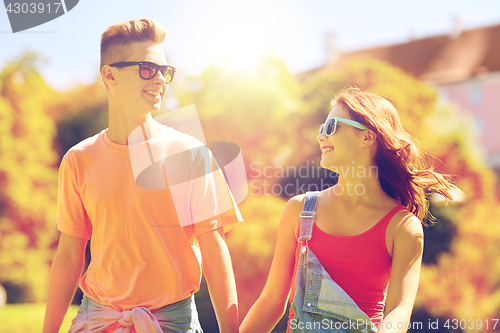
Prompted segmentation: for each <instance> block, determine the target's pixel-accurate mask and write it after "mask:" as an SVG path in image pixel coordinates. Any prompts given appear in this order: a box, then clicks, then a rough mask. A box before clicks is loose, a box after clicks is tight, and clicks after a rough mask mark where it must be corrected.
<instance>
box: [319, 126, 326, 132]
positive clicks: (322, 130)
mask: <svg viewBox="0 0 500 333" xmlns="http://www.w3.org/2000/svg"><path fill="white" fill-rule="evenodd" d="M324 131H325V125H324V124H321V126H320V127H319V134H321V133H323V132H324Z"/></svg>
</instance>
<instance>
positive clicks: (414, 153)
mask: <svg viewBox="0 0 500 333" xmlns="http://www.w3.org/2000/svg"><path fill="white" fill-rule="evenodd" d="M335 104H341V105H343V106H344V107H346V109H347V110H348V111H349V113H350V116H351V118H352V119H353V120H355V121H358V122H360V123H362V124H363V125H365V126H366V127H368V128H369V129H370V130H372V131H373V132H375V133H376V135H377V144H378V146H377V152H376V154H375V161H374V163H375V165H376V166H377V168H378V175H379V179H380V185H381V186H382V189H383V190H384V191H385V192H386V193H387V194H388V195H390V196H391V197H392V198H393V199H394V200H396V201H398V202H399V203H401V204H402V205H404V206H406V208H408V210H409V211H410V212H412V213H413V214H414V215H415V216H417V217H418V218H419V219H420V220H421V221H422V223H423V224H424V225H428V224H429V223H427V222H425V220H424V218H427V220H428V221H429V222H430V224H432V223H433V221H434V218H433V216H432V215H431V214H430V212H429V203H428V201H427V197H426V194H427V193H426V192H434V193H439V194H441V195H442V196H444V197H445V198H447V199H449V200H453V199H452V197H451V194H450V190H451V189H455V188H456V186H455V185H453V184H452V183H451V182H450V181H449V178H450V177H449V176H448V175H444V174H441V173H438V172H436V171H434V169H433V168H432V167H427V166H426V164H425V161H424V159H423V156H422V153H421V152H420V151H419V150H418V148H417V146H416V145H415V143H414V142H413V140H412V139H411V137H410V135H409V134H408V133H406V131H405V130H404V129H403V127H402V126H401V122H400V121H399V116H398V113H397V111H396V109H395V107H394V106H393V105H392V104H391V103H390V102H389V101H387V100H386V99H384V98H382V97H380V96H378V95H375V94H371V93H367V92H363V91H361V90H359V89H358V88H347V89H344V90H341V91H340V92H339V93H338V94H337V95H336V97H335V99H334V100H333V101H332V105H335Z"/></svg>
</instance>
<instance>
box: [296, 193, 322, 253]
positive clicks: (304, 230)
mask: <svg viewBox="0 0 500 333" xmlns="http://www.w3.org/2000/svg"><path fill="white" fill-rule="evenodd" d="M318 194H319V191H314V192H307V193H306V197H305V198H304V208H302V213H300V234H299V239H298V241H299V242H305V243H307V241H308V240H310V239H311V236H312V230H313V225H314V220H315V217H316V203H317V202H318Z"/></svg>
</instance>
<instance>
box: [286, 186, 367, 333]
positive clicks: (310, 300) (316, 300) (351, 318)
mask: <svg viewBox="0 0 500 333" xmlns="http://www.w3.org/2000/svg"><path fill="white" fill-rule="evenodd" d="M318 194H319V192H317V191H316V192H307V193H306V196H305V199H304V208H303V211H302V213H301V214H300V217H301V220H300V235H299V239H298V241H299V242H300V243H301V249H300V259H299V265H298V268H297V274H296V276H295V295H294V298H293V302H292V309H293V312H294V318H293V319H291V320H290V323H289V325H290V332H291V333H316V332H340V333H354V332H361V333H368V332H376V329H375V326H374V325H373V326H372V321H371V320H370V318H369V317H368V316H367V315H366V314H365V313H364V312H363V311H362V310H361V309H360V308H359V307H358V306H357V304H356V303H355V302H354V301H353V300H352V298H351V297H350V296H349V295H348V294H347V293H346V292H345V291H344V290H343V289H342V288H341V287H340V286H339V285H338V284H337V283H336V282H335V281H333V280H332V278H331V277H330V275H328V273H327V272H326V270H325V269H324V268H323V266H322V265H321V263H320V262H319V260H318V258H317V257H316V255H315V254H314V253H313V252H312V251H311V249H310V248H309V247H308V244H307V241H308V240H310V239H311V236H312V230H313V225H314V220H315V217H316V203H317V199H318Z"/></svg>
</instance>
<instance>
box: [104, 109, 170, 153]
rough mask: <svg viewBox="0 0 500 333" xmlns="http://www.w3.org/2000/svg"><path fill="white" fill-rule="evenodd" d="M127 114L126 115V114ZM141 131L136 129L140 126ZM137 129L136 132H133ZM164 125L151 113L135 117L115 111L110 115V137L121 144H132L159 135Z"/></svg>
mask: <svg viewBox="0 0 500 333" xmlns="http://www.w3.org/2000/svg"><path fill="white" fill-rule="evenodd" d="M125 115H126V116H125ZM139 127H140V129H139V131H137V130H136V129H137V128H139ZM134 130H135V132H134V133H135V134H137V135H132V136H131V133H132V132H133V131H134ZM162 130H163V126H162V125H161V124H160V123H158V122H157V121H155V120H154V119H153V117H152V116H151V113H147V114H146V115H140V116H136V117H133V116H132V115H130V114H126V112H124V113H121V114H120V113H118V112H113V111H112V110H110V112H109V115H108V137H109V139H110V140H111V141H113V142H115V143H117V144H120V145H130V144H136V143H139V142H143V141H146V140H148V139H151V138H153V137H155V136H156V135H158V134H159V133H160V132H161V131H162Z"/></svg>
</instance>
